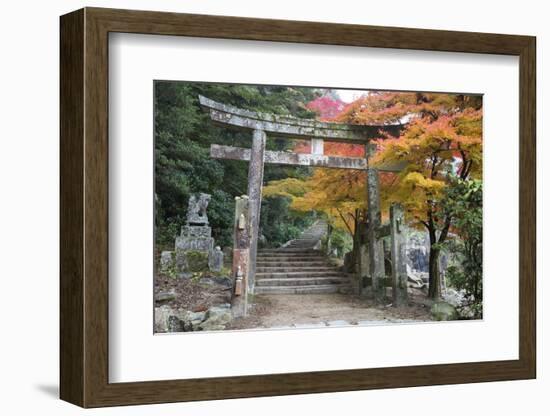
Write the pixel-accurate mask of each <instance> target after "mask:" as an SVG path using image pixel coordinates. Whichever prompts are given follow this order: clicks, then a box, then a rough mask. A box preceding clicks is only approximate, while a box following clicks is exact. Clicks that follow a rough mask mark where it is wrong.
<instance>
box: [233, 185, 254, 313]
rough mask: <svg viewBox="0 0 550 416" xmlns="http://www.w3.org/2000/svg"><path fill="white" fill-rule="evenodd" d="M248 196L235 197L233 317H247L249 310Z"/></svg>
mask: <svg viewBox="0 0 550 416" xmlns="http://www.w3.org/2000/svg"><path fill="white" fill-rule="evenodd" d="M248 203H249V200H248V196H246V195H243V196H242V197H238V196H237V197H235V223H234V226H233V267H232V275H233V277H234V278H235V285H234V287H235V293H234V297H233V301H232V309H233V315H234V316H235V317H238V316H246V312H247V308H248V299H247V295H248V284H247V276H248V270H249V264H250V227H249V226H248Z"/></svg>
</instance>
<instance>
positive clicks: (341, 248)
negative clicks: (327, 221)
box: [330, 228, 353, 258]
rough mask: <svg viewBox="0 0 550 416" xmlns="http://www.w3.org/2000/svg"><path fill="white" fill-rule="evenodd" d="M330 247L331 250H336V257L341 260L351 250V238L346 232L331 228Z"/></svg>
mask: <svg viewBox="0 0 550 416" xmlns="http://www.w3.org/2000/svg"><path fill="white" fill-rule="evenodd" d="M330 246H331V249H336V254H337V257H339V258H343V257H344V254H346V253H347V252H349V251H351V250H352V248H353V238H352V236H351V235H350V234H349V233H348V232H346V231H344V230H342V229H340V228H333V230H332V234H331V237H330Z"/></svg>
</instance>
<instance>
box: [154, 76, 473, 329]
mask: <svg viewBox="0 0 550 416" xmlns="http://www.w3.org/2000/svg"><path fill="white" fill-rule="evenodd" d="M153 88H154V115H153V117H154V166H155V168H154V172H155V173H154V174H155V178H154V196H153V197H154V212H155V215H154V230H155V247H154V252H153V253H151V255H152V256H154V259H155V261H154V264H155V269H154V271H153V280H154V299H153V304H154V333H155V334H160V333H184V332H185V333H186V332H195V331H219V330H261V329H288V330H291V329H295V328H301V329H305V328H329V327H349V326H364V325H393V324H415V323H425V322H437V321H456V320H481V319H483V241H482V237H483V178H482V175H483V157H482V155H483V151H482V145H483V138H482V137H483V95H482V94H475V93H471V92H470V93H456V92H453V93H447V92H423V91H388V90H376V89H368V90H366V89H339V88H330V87H311V86H285V85H248V84H227V83H207V82H185V81H172V80H155V81H154V83H153ZM144 307H148V306H147V305H144Z"/></svg>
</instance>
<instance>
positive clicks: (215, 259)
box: [208, 246, 223, 272]
mask: <svg viewBox="0 0 550 416" xmlns="http://www.w3.org/2000/svg"><path fill="white" fill-rule="evenodd" d="M208 267H209V268H210V270H212V271H213V272H219V271H221V269H222V268H223V251H222V250H221V248H220V247H219V246H216V248H215V249H214V250H212V251H211V252H210V255H209V256H208Z"/></svg>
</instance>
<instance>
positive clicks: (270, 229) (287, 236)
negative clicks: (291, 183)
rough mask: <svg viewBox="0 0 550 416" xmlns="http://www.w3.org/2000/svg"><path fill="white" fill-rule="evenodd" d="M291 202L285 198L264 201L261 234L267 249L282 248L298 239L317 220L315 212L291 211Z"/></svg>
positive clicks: (272, 198)
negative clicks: (288, 242)
mask: <svg viewBox="0 0 550 416" xmlns="http://www.w3.org/2000/svg"><path fill="white" fill-rule="evenodd" d="M290 203H291V200H290V199H289V198H285V197H278V196H274V197H269V198H264V199H263V201H262V215H261V216H260V232H261V234H262V235H263V236H264V237H265V239H266V242H267V246H266V247H280V246H281V245H282V244H284V243H286V242H287V241H289V240H292V239H295V238H297V237H298V236H299V235H300V233H301V232H302V231H303V230H304V229H305V228H307V227H309V226H310V225H311V224H312V223H313V221H314V220H315V215H314V213H313V212H309V213H303V212H298V211H292V210H290Z"/></svg>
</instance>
